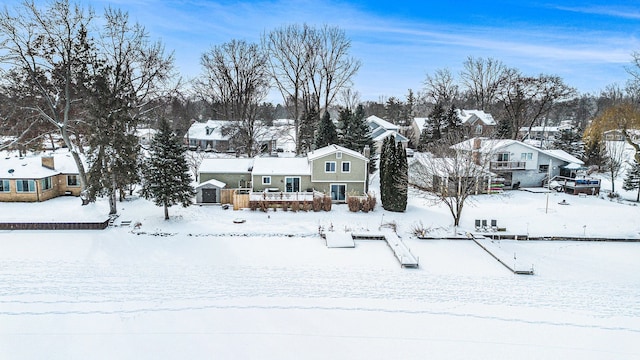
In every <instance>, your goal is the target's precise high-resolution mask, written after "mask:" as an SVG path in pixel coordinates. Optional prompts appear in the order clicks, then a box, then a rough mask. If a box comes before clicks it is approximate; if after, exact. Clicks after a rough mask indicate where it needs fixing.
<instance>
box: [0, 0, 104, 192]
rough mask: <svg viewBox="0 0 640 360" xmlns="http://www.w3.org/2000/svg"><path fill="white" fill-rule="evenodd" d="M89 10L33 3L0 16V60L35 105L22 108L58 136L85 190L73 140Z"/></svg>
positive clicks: (64, 0)
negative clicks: (23, 82) (19, 77)
mask: <svg viewBox="0 0 640 360" xmlns="http://www.w3.org/2000/svg"><path fill="white" fill-rule="evenodd" d="M93 16H94V15H93V11H91V10H90V9H89V10H87V9H85V8H83V7H81V6H80V5H79V4H72V3H70V2H69V1H68V0H56V1H54V2H52V3H50V4H48V6H47V7H46V8H44V9H40V8H39V7H38V6H36V4H35V2H34V1H32V0H27V1H24V2H23V3H22V4H21V5H19V6H16V7H15V8H14V9H13V11H10V10H9V9H8V8H5V9H4V10H3V11H2V12H0V38H1V41H0V51H1V52H2V53H1V54H0V61H1V62H2V63H4V64H7V65H9V66H13V67H16V68H19V69H21V70H22V71H23V72H24V73H25V74H26V75H27V80H28V81H29V84H30V85H31V86H32V88H33V91H34V92H35V93H37V94H38V97H39V99H40V100H41V101H40V102H37V103H32V104H29V105H27V106H25V107H26V108H27V109H29V110H31V111H33V112H35V113H36V114H37V115H38V116H39V117H40V118H42V119H44V120H46V121H48V122H49V123H51V124H52V125H53V126H54V127H55V128H57V129H58V131H59V132H60V134H61V136H62V139H63V141H64V143H65V145H66V146H67V148H68V149H69V151H70V152H71V155H72V156H73V159H74V160H75V163H76V165H77V167H78V173H79V178H80V185H81V187H82V189H83V190H84V189H86V184H87V178H86V173H85V169H84V165H83V163H82V161H81V159H80V156H79V154H78V148H77V144H76V143H75V141H74V138H73V133H74V126H76V125H79V123H80V121H81V120H80V119H81V113H80V111H79V110H78V107H79V105H80V102H79V101H80V100H81V99H82V95H81V94H80V93H79V91H78V87H77V85H78V84H79V82H81V81H82V80H81V75H79V74H81V73H82V71H83V67H84V66H85V63H86V61H85V60H86V59H85V58H84V56H85V51H86V43H83V41H84V40H86V33H87V29H88V28H89V23H90V22H91V20H92V19H93Z"/></svg>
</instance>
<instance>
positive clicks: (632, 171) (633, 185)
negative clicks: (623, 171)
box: [622, 160, 640, 202]
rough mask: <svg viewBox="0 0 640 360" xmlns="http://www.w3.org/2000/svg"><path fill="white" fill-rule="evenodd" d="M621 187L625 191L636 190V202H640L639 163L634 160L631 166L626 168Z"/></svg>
mask: <svg viewBox="0 0 640 360" xmlns="http://www.w3.org/2000/svg"><path fill="white" fill-rule="evenodd" d="M622 188H623V189H625V190H627V191H630V190H638V192H637V194H636V202H640V164H639V163H638V162H637V161H635V160H634V161H633V164H632V165H631V168H629V170H627V175H626V176H625V178H624V183H623V184H622Z"/></svg>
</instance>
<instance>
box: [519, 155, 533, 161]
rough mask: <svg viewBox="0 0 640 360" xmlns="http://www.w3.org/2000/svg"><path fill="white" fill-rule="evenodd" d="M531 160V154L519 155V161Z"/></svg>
mask: <svg viewBox="0 0 640 360" xmlns="http://www.w3.org/2000/svg"><path fill="white" fill-rule="evenodd" d="M531 159H533V153H521V154H520V160H524V161H526V160H531Z"/></svg>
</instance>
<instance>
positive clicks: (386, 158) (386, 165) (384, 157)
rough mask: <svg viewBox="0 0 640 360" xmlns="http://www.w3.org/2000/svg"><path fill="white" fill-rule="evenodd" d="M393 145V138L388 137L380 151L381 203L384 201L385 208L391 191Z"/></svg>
mask: <svg viewBox="0 0 640 360" xmlns="http://www.w3.org/2000/svg"><path fill="white" fill-rule="evenodd" d="M391 144H393V139H392V138H391V136H389V137H386V138H385V139H384V140H383V142H382V148H381V149H380V172H379V174H380V201H382V204H383V207H384V204H386V203H387V201H388V200H387V199H388V197H389V193H390V190H389V188H388V185H389V184H390V183H391V179H390V176H389V174H391V172H392V170H390V167H391V164H390V162H391V156H390V153H391V151H390V147H391Z"/></svg>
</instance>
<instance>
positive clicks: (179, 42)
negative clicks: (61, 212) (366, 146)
mask: <svg viewBox="0 0 640 360" xmlns="http://www.w3.org/2000/svg"><path fill="white" fill-rule="evenodd" d="M107 4H111V5H113V6H114V7H119V8H121V9H123V10H126V11H128V12H129V14H130V16H131V17H132V18H133V19H134V20H137V21H139V22H140V23H141V24H143V25H144V26H145V27H146V28H147V29H148V30H149V32H150V35H151V37H152V38H153V39H159V40H162V41H163V42H164V43H165V45H166V47H167V50H173V51H175V57H176V64H177V66H178V70H179V71H180V72H181V73H182V74H183V75H184V76H185V77H195V76H197V75H198V73H199V72H200V64H199V58H200V55H201V54H202V53H203V52H204V51H206V50H208V49H209V48H210V47H211V46H212V45H216V44H221V43H223V42H227V41H230V40H231V39H242V40H247V41H250V42H258V41H259V39H260V36H261V34H262V33H263V32H265V31H269V30H271V29H274V28H276V27H279V26H281V25H285V24H290V23H304V22H306V23H308V24H313V25H324V24H329V25H335V26H339V27H341V28H342V29H344V30H345V31H346V33H347V36H348V37H349V38H350V39H351V41H352V55H353V56H355V57H357V58H359V59H360V60H361V61H362V67H361V69H360V72H359V73H358V75H357V76H356V78H355V79H354V88H355V90H357V91H359V92H360V94H361V98H362V99H363V100H378V99H380V98H388V97H390V96H396V97H399V98H401V99H404V97H405V95H406V94H407V89H409V88H411V89H413V90H414V91H420V90H422V88H423V82H424V79H425V77H426V75H427V74H433V73H434V71H435V70H437V69H441V68H448V69H449V70H451V71H452V72H453V73H454V74H457V73H458V72H459V71H460V69H461V67H462V63H463V61H464V60H465V59H466V58H467V57H468V56H474V57H493V58H496V59H499V60H501V61H502V62H503V63H505V64H506V65H507V66H510V67H515V68H518V69H520V70H521V71H522V72H524V73H525V74H530V75H537V74H540V73H546V74H554V75H559V76H561V77H562V78H563V79H564V80H565V82H566V83H567V84H569V85H570V86H573V87H575V88H577V89H578V90H579V91H580V92H597V91H599V90H601V89H603V88H604V87H605V86H606V85H609V84H612V83H618V84H620V85H624V83H625V81H626V80H627V79H628V78H629V76H628V74H627V73H626V71H625V66H629V65H630V60H631V54H632V52H634V51H640V40H639V35H640V34H639V32H640V6H639V5H638V3H637V0H636V1H615V3H610V2H608V1H562V2H558V1H552V0H550V1H544V0H541V1H535V0H519V1H502V0H499V1H448V0H441V1H436V2H430V1H415V2H413V1H401V0H398V1H365V0H352V1H347V0H344V1H336V0H325V1H310V0H309V1H304V0H301V1H295V0H265V1H205V0H192V1H189V0H185V1H178V0H169V1H154V0H111V1H92V2H91V5H92V6H93V7H94V8H95V9H96V10H97V12H98V13H101V11H102V8H103V7H104V6H105V5H107ZM270 100H272V101H276V102H279V99H277V98H274V99H270Z"/></svg>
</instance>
